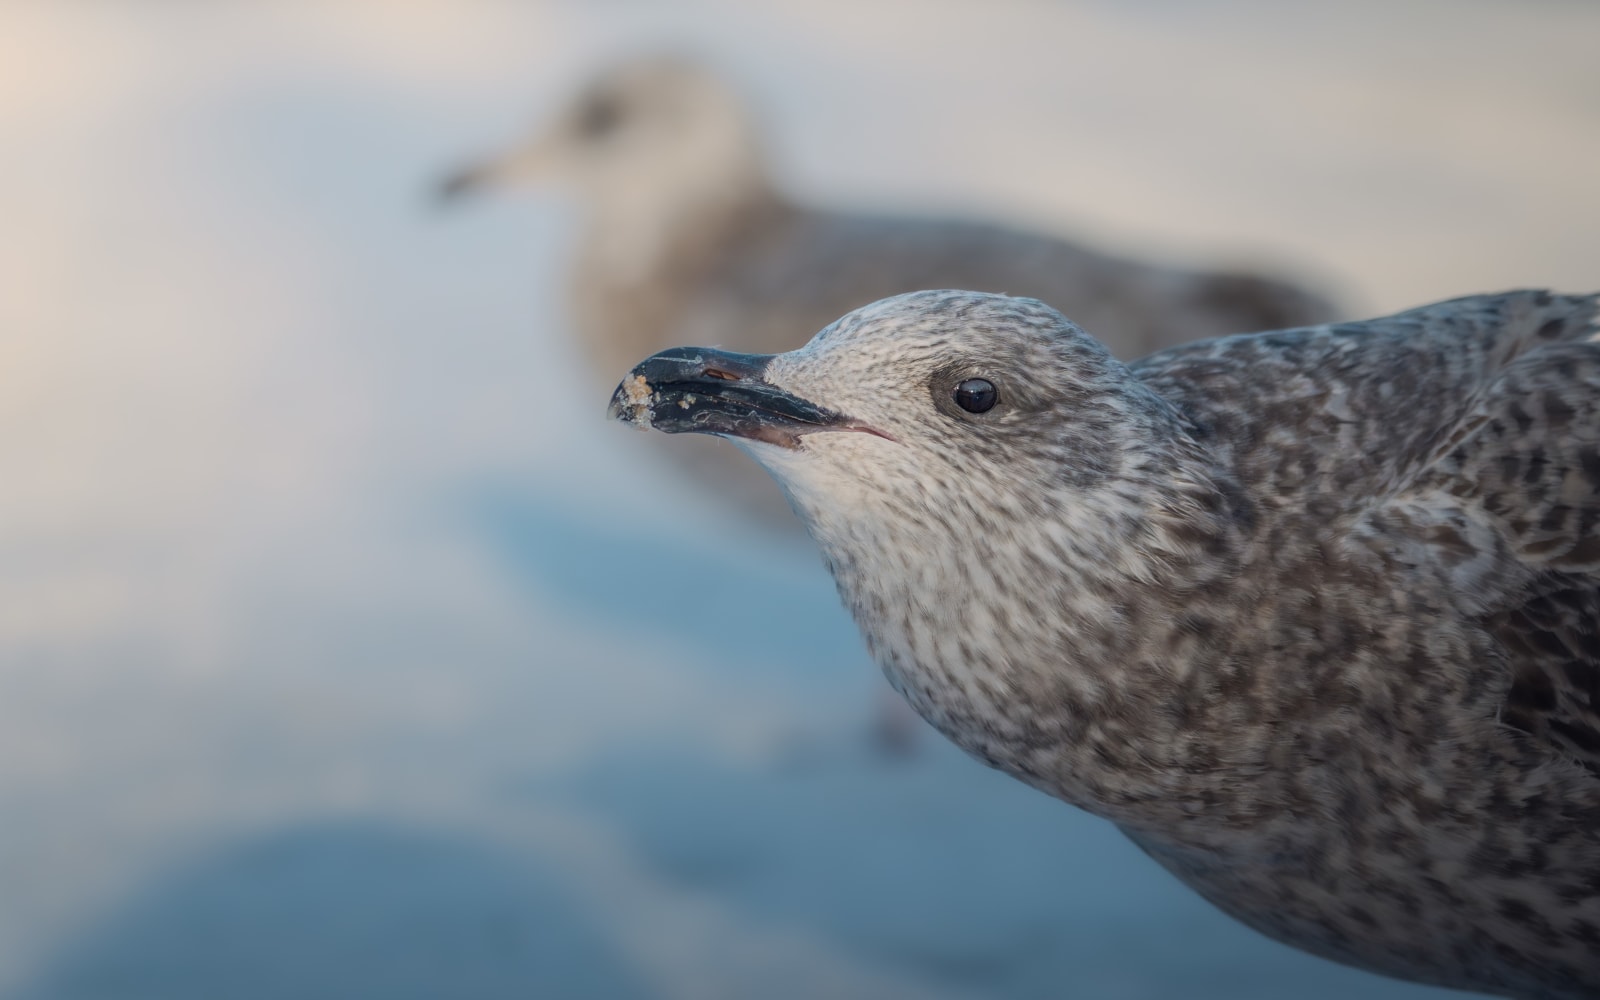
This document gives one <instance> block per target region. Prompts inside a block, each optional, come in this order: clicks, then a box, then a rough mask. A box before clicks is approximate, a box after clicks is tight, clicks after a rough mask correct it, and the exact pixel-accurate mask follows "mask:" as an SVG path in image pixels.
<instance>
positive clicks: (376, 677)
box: [0, 0, 1600, 1000]
mask: <svg viewBox="0 0 1600 1000" xmlns="http://www.w3.org/2000/svg"><path fill="white" fill-rule="evenodd" d="M1597 27H1600V10H1596V9H1595V8H1593V7H1591V6H1589V5H1582V4H1571V3H1560V2H1553V0H1552V2H1528V0H1504V2H1489V0H1414V2H1406V3H1379V2H1377V0H1362V2H1354V3H1349V4H1343V5H1338V6H1327V5H1324V6H1322V7H1319V8H1316V9H1309V8H1304V7H1301V6H1295V7H1289V6H1283V5H1277V4H1271V3H1268V2H1266V0H1215V2H1207V3H1203V4H1178V3H1171V2H1165V0H1139V2H1135V3H1115V4H1113V3H1110V2H1104V0H1082V2H1076V3H1067V2H1060V3H1043V2H1038V0H1001V2H998V3H992V4H981V5H980V4H965V3H957V2H955V0H925V2H917V3H912V2H910V0H906V2H885V3H881V4H870V5H864V4H857V3H851V2H848V0H826V2H817V0H809V2H804V3H802V2H799V0H781V2H777V3H772V4H766V5H761V6H759V7H757V6H754V5H740V4H734V3H731V2H712V0H704V2H698V3H694V4H685V5H674V6H670V7H668V6H665V5H645V4H637V3H631V2H623V0H617V2H613V3H608V4H578V3H576V2H574V3H544V4H540V3H528V4H518V5H512V4H491V3H483V4H446V3H438V4H431V5H430V4H415V5H412V4H407V5H384V6H383V7H382V8H379V7H376V6H371V5H355V4H351V5H310V4H304V5H270V6H269V5H265V4H261V5H242V4H239V5H193V4H158V3H145V4H121V5H110V4H103V5H90V4H56V3H49V2H39V3H27V2H19V3H13V4H7V5H5V6H4V7H3V8H0V132H3V134H4V135H5V136H6V137H7V150H6V155H5V157H3V158H0V219H4V220H5V223H4V226H3V228H0V362H3V363H0V483H3V484H4V486H3V487H0V815H3V816H4V817H5V822H4V823H3V824H0V884H3V885H4V886H6V891H5V892H4V893H0V993H4V994H6V995H11V996H16V997H40V998H45V997H49V998H56V997H62V998H70V997H89V996H96V997H100V996H116V997H138V996H160V997H176V998H182V997H195V998H200V997H214V996H224V995H226V996H232V997H268V996H297V997H299V996H304V997H318V996H328V997H335V996H337V997H351V996H362V995H375V996H418V997H429V996H452V997H463V998H468V1000H471V998H478V997H484V998H487V997H498V996H541V995H551V996H583V995H590V996H634V995H637V996H661V997H720V996H727V997H748V996H764V997H783V996H796V997H809V996H819V995H828V996H841V997H849V996H859V997H892V996H907V997H961V996H1004V997H1032V996H1056V995H1081V996H1089V997H1097V998H1098V997H1105V998H1121V997H1129V998H1133V997H1169V996H1185V997H1195V998H1205V997H1228V998H1250V997H1260V998H1268V997H1280V996H1285V995H1295V996H1307V997H1329V998H1331V997H1340V996H1347V995H1352V994H1354V993H1357V992H1360V993H1361V994H1362V995H1365V996H1370V997H1396V998H1398V997H1406V996H1422V995H1424V994H1426V993H1427V992H1428V991H1426V990H1421V989H1418V988H1414V987H1409V986H1406V985H1403V984H1398V983H1391V982H1388V981H1385V980H1380V979H1376V978H1373V977H1369V976H1366V975H1364V974H1362V973H1359V972H1354V971H1351V970H1347V969H1342V968H1338V967H1335V966H1332V965H1329V964H1327V963H1324V962H1321V961H1319V960H1316V959H1313V958H1310V957H1307V956H1304V955H1300V954H1298V953H1296V952H1293V951H1291V950H1289V949H1286V948H1282V947H1280V946H1278V945H1276V944H1273V943H1271V942H1268V941H1266V940H1264V939H1261V938H1259V937H1258V936H1256V935H1254V934H1253V933H1252V932H1250V931H1247V930H1245V929H1243V928H1242V927H1239V926H1237V925H1235V924H1234V923H1232V922H1231V921H1229V920H1228V919H1227V918H1226V917H1223V916H1222V915H1220V914H1219V913H1216V912H1215V911H1213V910H1212V909H1211V908H1209V907H1208V906H1207V905H1206V904H1204V903H1203V902H1201V901H1199V900H1198V899H1197V898H1195V897H1194V896H1193V895H1192V894H1191V893H1189V892H1188V891H1187V890H1185V889H1183V888H1182V887H1181V886H1179V885H1178V884H1176V883H1175V882H1174V881H1173V880H1172V879H1171V878H1169V877H1168V876H1167V875H1165V874H1164V873H1163V872H1161V871H1160V870H1159V869H1158V868H1156V867H1155V866H1154V865H1153V863H1151V862H1149V861H1148V860H1146V859H1145V858H1144V857H1143V856H1142V855H1140V854H1139V852H1138V851H1137V850H1136V849H1135V848H1133V847H1132V846H1131V845H1130V844H1128V843H1127V842H1126V841H1124V840H1123V839H1122V838H1121V837H1120V836H1119V835H1118V834H1117V833H1116V832H1115V831H1114V830H1112V829H1111V828H1109V827H1108V826H1106V825H1105V824H1103V823H1100V822H1099V821H1097V820H1094V819H1092V818H1090V817H1088V816H1085V815H1083V814H1081V813H1078V812H1075V811H1074V810H1071V809H1069V808H1067V807H1066V806H1064V805H1061V804H1059V803H1056V802H1054V801H1052V800H1049V799H1047V798H1044V797H1043V796H1040V795H1038V794H1037V793H1034V792H1032V791H1030V790H1028V789H1026V788H1023V787H1022V786H1020V785H1018V784H1015V783H1013V782H1010V781H1008V780H1007V779H1004V778H1002V777H1001V776H999V775H996V774H993V773H991V772H988V771H985V770H984V769H982V768H981V767H979V766H978V765H976V764H974V763H971V762H969V761H966V760H965V759H964V758H962V757H961V756H960V755H959V754H957V753H956V752H955V751H953V750H951V749H949V748H947V747H945V746H943V745H942V744H940V743H938V742H936V741H935V740H933V739H931V738H929V739H925V740H923V741H922V752H920V753H918V754H917V755H915V756H913V757H912V758H910V759H906V760H892V759H885V758H882V757H879V756H877V755H875V753H874V751H873V750H872V749H871V747H870V745H869V740H868V736H867V732H868V728H869V720H870V716H871V713H872V711H873V704H874V699H875V698H876V697H877V696H878V692H879V690H880V688H879V683H880V682H879V681H877V680H876V678H875V677H874V675H873V672H872V670H871V668H870V666H869V664H868V663H867V661H866V657H865V655H864V653H863V652H862V650H861V648H860V644H859V641H858V639H857V638H856V636H855V632H854V629H853V628H852V626H851V625H850V623H849V622H848V621H847V620H846V618H845V616H844V614H843V612H842V611H841V610H840V609H839V608H838V606H837V601H836V598H835V597H834V594H833V589H832V585H831V583H830V582H829V581H828V579H827V578H826V576H825V574H824V573H823V571H822V570H821V568H820V567H819V566H818V565H817V561H816V559H815V557H814V555H812V554H811V553H810V552H809V551H808V550H807V549H806V548H804V547H803V546H801V545H798V544H791V543H787V542H783V541H780V540H775V539H771V538H768V537H767V536H765V535H763V534H761V533H760V532H759V531H758V530H756V529H754V528H749V527H746V526H743V525H741V524H739V523H736V522H733V521H730V520H729V519H728V518H727V517H726V516H724V514H723V513H722V512H721V511H720V510H719V509H718V508H716V507H714V506H709V505H707V504H706V503H704V498H703V497H701V496H699V495H697V494H696V493H694V492H693V491H692V490H691V489H689V488H688V487H686V486H684V485H682V484H680V483H679V482H678V480H677V478H676V477H672V476H662V477H660V479H659V480H658V481H657V480H648V479H647V480H641V476H642V475H644V474H645V473H644V470H647V469H648V468H649V467H650V466H649V464H648V463H649V462H651V461H653V460H655V459H656V458H657V457H658V450H657V449H653V448H652V447H651V445H652V444H653V443H656V442H654V440H653V439H652V438H645V437H642V436H639V435H628V434H624V433H623V431H622V429H621V428H618V427H616V426H615V425H614V424H608V423H607V422H606V421H605V419H604V412H605V406H606V402H607V400H606V399H605V398H604V395H603V394H602V395H600V396H596V395H594V393H593V392H592V391H591V387H592V385H593V384H594V379H593V378H592V377H590V376H588V374H587V373H584V372H583V371H582V370H581V368H580V365H579V362H578V360H577V355H576V352H575V351H574V349H573V347H572V345H571V344H570V343H569V341H568V338H567V334H566V322H567V320H566V315H565V312H564V308H563V305H562V298H561V288H562V285H561V273H562V270H561V269H562V266H563V260H564V257H563V254H564V250H565V248H566V247H567V246H568V245H569V240H570V237H571V234H572V229H571V224H572V214H571V211H570V208H569V207H568V206H566V205H565V204H564V203H563V202H562V201H561V200H560V199H559V198H557V197H553V196H546V197H538V196H536V197H531V198H527V199H520V200H517V199H513V200H506V201H502V202H500V203H497V204H490V203H483V204H479V205H475V206H472V207H470V208H468V209H466V210H464V211H462V212H460V213H457V214H454V215H451V216H446V215H443V214H441V213H440V212H438V211H436V210H435V208H434V206H433V205H431V204H430V203H429V200H428V197H427V194H428V191H429V188H430V186H431V184H432V182H433V181H435V180H436V179H437V177H438V176H440V175H441V174H442V173H443V172H444V171H446V170H447V169H449V168H450V167H452V166H454V165H455V164H456V163H457V162H458V161H459V159H460V158H461V157H463V156H466V155H470V154H472V153H475V152H478V151H481V150H482V149H484V148H486V147H490V146H493V145H494V144H496V143H498V142H501V141H503V140H504V139H506V138H508V137H510V136H511V135H513V134H514V133H516V132H517V131H518V130H519V129H520V128H522V127H523V126H524V125H525V124H526V123H528V122H529V121H531V120H534V119H537V117H538V115H539V113H540V112H541V111H542V110H544V109H548V108H549V107H550V106H552V105H553V104H554V103H556V102H558V101H559V100H560V99H561V98H562V97H563V96H564V94H565V93H566V88H568V87H570V86H571V85H573V84H574V83H575V82H577V81H578V80H579V79H581V78H582V76H583V75H584V73H585V72H587V71H588V70H589V69H590V68H592V67H594V66H595V65H597V64H598V63H599V62H601V61H603V60H604V59H605V58H607V57H609V56H612V55H615V54H618V53H624V52H628V51H631V50H634V49H637V48H638V47H640V46H641V45H646V44H650V45H659V44H668V45H671V46H673V47H677V48H680V49H682V48H687V49H690V50H692V51H697V52H700V53H703V54H705V55H707V56H708V57H710V58H711V59H712V60H714V61H715V62H717V63H718V64H719V65H722V66H724V67H726V68H727V69H728V70H729V71H730V72H732V73H733V74H734V75H736V76H737V77H739V78H740V79H742V80H745V81H747V82H748V84H749V85H750V87H751V89H752V91H753V92H754V93H755V94H756V95H757V96H758V97H759V98H760V99H761V102H762V105H763V106H764V107H765V108H767V109H768V111H769V112H770V115H771V121H770V131H771V133H772V138H773V140H774V142H775V144H776V146H777V148H778V150H779V151H780V153H781V154H782V155H781V157H780V166H781V167H782V169H783V171H784V174H785V176H786V178H787V180H788V181H789V183H790V184H791V186H793V187H794V188H795V189H797V190H799V191H803V192H805V193H807V194H808V195H810V196H812V197H815V198H826V199H828V200H831V201H834V202H837V203H841V204H846V205H862V206H871V207H878V208H883V207H899V208H907V209H917V210H924V209H943V210H949V211H962V212H971V213H984V214H989V215H994V216H998V217H1002V218H1012V219H1018V220H1024V221H1027V222H1029V223H1030V224H1033V225H1037V226H1048V227H1056V228H1059V229H1061V230H1062V231H1066V232H1073V233H1078V234H1083V235H1086V236H1089V237H1092V238H1095V239H1097V240H1099V241H1100V242H1103V243H1106V244H1110V245H1113V246H1117V247H1120V248H1123V249H1127V250H1129V251H1131V252H1141V253H1161V254H1165V255H1169V256H1174V257H1179V258H1185V259H1202V258H1204V257H1205V256H1207V255H1209V254H1212V253H1217V254H1222V255H1225V256H1227V257H1228V258H1229V259H1236V260H1241V261H1245V262H1251V261H1268V262H1270V263H1273V264H1274V265H1276V266H1278V267H1280V268H1286V269H1288V270H1291V271H1293V272H1295V273H1298V274H1302V275H1304V276H1306V277H1308V278H1310V279H1313V280H1319V281H1322V282H1325V283H1327V284H1329V285H1330V286H1331V287H1332V288H1333V289H1334V290H1335V291H1337V292H1340V293H1342V294H1344V295H1346V296H1347V297H1348V298H1350V299H1351V300H1353V301H1354V302H1355V303H1357V304H1358V305H1359V306H1360V307H1362V308H1364V309H1365V310H1367V311H1378V310H1386V309H1394V308H1400V307H1404V306H1408V305H1413V304H1416V303H1420V302H1423V301H1427V300H1430V299H1434V298H1442V297H1447V296H1451V295H1456V294H1463V293H1467V292H1477V291H1487V290H1492V289H1500V288H1507V287H1513V286H1518V285H1525V284H1536V285H1550V286H1554V287H1557V288H1563V289H1567V290H1585V289H1591V288H1594V287H1600V198H1597V197H1596V196H1595V192H1594V189H1593V181H1592V177H1593V170H1594V164H1595V163H1596V162H1600V104H1597V103H1596V101H1595V95H1596V94H1597V93H1600V86H1597V84H1600V79H1597V75H1600V74H1597V70H1596V68H1595V63H1594V60H1593V59H1592V58H1591V56H1590V52H1589V50H1590V48H1591V45H1590V44H1589V39H1592V38H1593V37H1595V34H1596V29H1597ZM622 374H623V373H620V372H619V373H618V377H620V376H621V375H622ZM618 565H626V566H627V567H628V573H627V576H626V579H625V580H623V581H619V580H618V578H617V574H616V567H617V566H618Z"/></svg>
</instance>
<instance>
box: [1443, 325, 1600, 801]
mask: <svg viewBox="0 0 1600 1000" xmlns="http://www.w3.org/2000/svg"><path fill="white" fill-rule="evenodd" d="M1585 318H1587V317H1585ZM1464 426H1466V427H1470V428H1471V430H1470V432H1469V433H1467V434H1466V435H1465V436H1464V437H1461V438H1460V439H1459V440H1457V441H1456V442H1454V443H1453V444H1452V445H1451V446H1450V450H1449V451H1448V452H1447V453H1446V454H1444V455H1443V456H1441V458H1440V460H1439V461H1438V462H1437V463H1435V464H1434V465H1433V466H1432V467H1431V468H1430V469H1429V471H1428V474H1427V476H1426V478H1427V479H1428V480H1430V483H1429V485H1432V486H1434V487H1436V488H1441V489H1443V490H1446V491H1448V492H1449V493H1451V494H1454V495H1455V496H1457V497H1458V498H1460V499H1462V500H1464V501H1467V502H1469V503H1472V504H1475V505H1476V506H1477V507H1478V508H1479V509H1481V510H1482V511H1484V512H1486V513H1487V514H1489V515H1490V517H1491V519H1492V521H1493V523H1494V524H1495V526H1496V527H1497V528H1498V529H1499V531H1500V534H1501V536H1502V538H1503V539H1504V540H1505V541H1506V542H1507V543H1508V545H1509V548H1510V550H1511V552H1512V553H1513V554H1514V557H1515V559H1516V560H1517V561H1518V562H1520V564H1521V565H1522V567H1523V568H1525V569H1526V570H1527V571H1529V573H1530V576H1531V582H1530V584H1529V585H1527V586H1526V587H1524V588H1520V589H1519V590H1518V591H1517V592H1516V595H1515V598H1514V599H1512V600H1510V601H1507V602H1506V606H1504V607H1502V608H1498V609H1494V610H1493V611H1491V612H1490V613H1489V614H1488V615H1487V616H1486V617H1485V618H1484V621H1483V625H1484V627H1485V629H1486V630H1487V631H1488V632H1489V633H1490V634H1491V635H1492V636H1494V637H1495V639H1497V640H1498V641H1499V643H1500V644H1501V646H1502V647H1503V648H1504V649H1505V651H1506V653H1507V656H1508V659H1509V661H1510V663H1511V666H1512V670H1513V678H1512V685H1511V688H1510V690H1509V692H1508V694H1507V696H1506V700H1505V704H1504V706H1503V708H1502V710H1501V721H1502V722H1504V723H1506V724H1507V725H1511V726H1514V727H1516V728H1517V729H1520V730H1522V731H1524V732H1526V733H1529V734H1530V735H1533V736H1534V737H1536V738H1538V739H1540V740H1542V741H1544V742H1546V743H1548V744H1550V745H1553V746H1555V747H1557V748H1559V749H1560V750H1561V751H1562V752H1563V753H1565V754H1568V755H1570V756H1572V757H1574V758H1576V759H1577V760H1579V761H1580V762H1581V763H1583V764H1584V765H1585V766H1586V767H1588V768H1589V769H1590V770H1592V771H1594V772H1595V774H1596V775H1597V776H1600V343H1593V342H1587V343H1564V344H1556V345H1552V346H1549V347H1545V348H1541V349H1539V350H1537V351H1535V352H1533V353H1531V354H1529V355H1527V356H1525V357H1523V358H1521V359H1519V360H1517V361H1516V362H1514V363H1513V364H1512V365H1510V366H1509V367H1508V368H1507V369H1506V371H1505V373H1504V374H1503V376H1502V377H1501V378H1500V379H1499V380H1497V381H1496V382H1495V383H1494V385H1493V386H1492V387H1491V388H1490V389H1489V391H1488V392H1486V393H1485V394H1484V397H1483V399H1482V400H1481V402H1480V403H1479V405H1478V406H1477V407H1476V408H1475V409H1474V412H1473V413H1472V414H1470V415H1469V417H1468V419H1467V420H1466V421H1465V422H1464Z"/></svg>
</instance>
